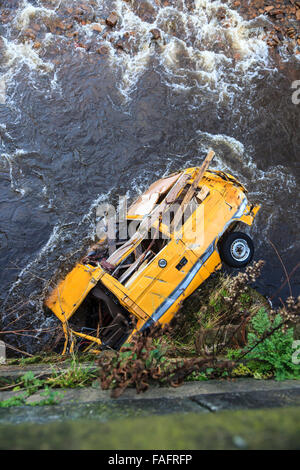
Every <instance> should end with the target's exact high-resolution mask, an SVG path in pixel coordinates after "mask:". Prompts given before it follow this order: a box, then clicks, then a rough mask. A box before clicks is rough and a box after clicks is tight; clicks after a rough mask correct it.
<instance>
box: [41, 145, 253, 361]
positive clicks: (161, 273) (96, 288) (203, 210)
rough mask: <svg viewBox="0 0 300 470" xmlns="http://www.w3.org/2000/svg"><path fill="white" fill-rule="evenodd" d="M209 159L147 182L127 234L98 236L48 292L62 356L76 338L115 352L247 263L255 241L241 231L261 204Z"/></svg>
mask: <svg viewBox="0 0 300 470" xmlns="http://www.w3.org/2000/svg"><path fill="white" fill-rule="evenodd" d="M213 155H214V153H213V152H209V154H208V156H207V158H206V159H205V161H204V163H203V164H202V166H201V167H194V168H188V169H186V170H183V171H180V172H178V173H175V174H172V175H170V176H167V177H165V178H162V179H160V180H158V181H156V182H155V183H153V184H152V185H151V186H150V187H149V189H148V190H147V191H146V192H145V193H144V194H143V195H142V196H140V197H139V198H138V199H137V201H135V202H134V204H133V205H132V206H131V207H130V208H129V210H128V211H127V216H126V223H127V224H130V223H131V222H133V221H134V223H135V224H136V226H137V229H136V230H135V231H134V233H133V234H132V236H130V237H129V238H128V239H125V240H124V239H123V240H118V239H117V240H112V241H111V240H109V238H108V237H105V238H102V239H101V240H100V241H99V242H98V243H97V245H96V246H94V249H93V251H92V252H90V253H89V254H88V255H87V256H86V257H85V258H83V259H82V260H81V261H80V262H79V263H78V264H76V266H75V267H74V268H73V270H72V271H71V272H70V273H69V274H68V275H67V276H66V277H65V279H64V280H62V281H61V282H60V283H59V284H58V285H57V287H56V288H55V289H54V290H53V291H52V292H51V293H50V295H49V296H48V297H47V299H46V302H45V303H46V306H47V307H48V308H49V309H51V310H52V312H53V313H54V314H55V315H56V316H57V317H58V318H59V320H60V321H61V322H62V325H63V329H64V333H65V344H64V350H63V353H65V352H66V350H67V348H68V346H69V348H70V350H72V349H73V348H74V344H75V342H76V340H77V343H78V342H79V344H80V346H82V347H84V348H91V347H92V346H91V345H94V346H97V348H98V349H99V347H100V348H103V347H104V348H105V347H108V348H113V349H118V348H120V347H121V346H122V344H124V343H125V342H128V341H129V340H130V337H131V336H132V335H134V334H135V333H136V332H138V331H147V328H149V327H150V326H151V325H153V324H156V323H160V324H162V325H164V324H167V323H169V322H170V321H171V320H172V318H173V317H174V315H175V313H176V312H177V311H178V310H179V308H180V306H181V304H182V301H183V300H184V299H186V298H187V297H188V296H189V295H190V294H192V292H194V291H195V289H197V288H198V287H199V286H200V285H201V284H202V283H203V282H204V281H205V279H207V278H208V277H209V276H210V275H211V274H212V273H213V272H214V271H216V270H217V269H219V268H220V267H221V265H222V261H223V262H225V263H227V264H228V265H230V266H233V267H237V268H238V267H244V266H246V265H247V264H248V263H249V262H250V261H251V259H252V257H253V252H254V247H253V242H252V240H251V238H250V237H249V236H248V235H246V234H245V233H243V232H241V231H240V226H241V224H246V225H252V223H253V220H254V217H255V215H256V213H257V211H258V210H259V207H260V206H258V205H252V204H251V203H250V202H249V201H248V199H247V196H246V193H247V191H246V189H245V188H244V186H243V185H242V184H241V183H239V181H237V179H235V178H234V177H233V176H232V175H229V174H227V173H224V172H222V171H213V170H208V166H209V163H210V161H211V160H212V158H213ZM237 230H239V231H237ZM112 245H113V249H112ZM109 248H110V254H109V251H108V249H109ZM75 313H76V315H75ZM97 348H96V349H97Z"/></svg>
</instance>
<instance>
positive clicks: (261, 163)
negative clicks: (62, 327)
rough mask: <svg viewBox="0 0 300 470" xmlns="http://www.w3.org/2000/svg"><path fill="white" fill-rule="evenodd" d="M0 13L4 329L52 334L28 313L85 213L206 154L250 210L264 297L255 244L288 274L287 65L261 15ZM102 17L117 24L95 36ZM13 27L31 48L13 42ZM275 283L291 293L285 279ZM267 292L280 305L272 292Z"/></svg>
mask: <svg viewBox="0 0 300 470" xmlns="http://www.w3.org/2000/svg"><path fill="white" fill-rule="evenodd" d="M70 3H71V5H70ZM165 4H166V6H165ZM167 4H168V5H167ZM1 7H2V8H3V9H5V12H6V14H7V20H6V21H3V23H1V25H0V34H1V36H2V39H1V40H0V54H1V55H0V60H1V61H0V67H1V80H0V150H1V153H0V174H1V179H0V208H1V209H0V266H1V273H0V286H1V288H0V291H1V292H0V298H1V302H2V305H3V306H2V315H3V316H2V318H3V320H4V323H5V324H7V323H8V322H9V321H12V319H14V318H15V317H16V316H21V315H22V314H24V313H26V320H24V321H25V322H24V323H22V322H21V323H19V324H22V325H26V326H27V327H28V325H30V327H32V328H52V327H53V326H55V325H56V322H55V319H54V318H53V317H46V316H45V314H44V312H43V308H42V299H43V289H45V287H47V286H48V285H49V280H50V279H53V276H54V275H55V273H56V272H57V271H58V270H59V269H62V268H63V267H64V266H65V265H66V263H67V265H70V263H72V262H74V260H76V259H77V258H78V257H80V255H81V254H82V253H83V252H84V251H85V247H86V246H87V244H88V243H90V241H91V240H92V239H93V236H94V233H95V207H96V205H97V203H98V202H101V201H110V202H115V201H116V200H117V196H118V195H119V194H120V195H124V194H128V195H129V196H130V197H134V196H136V195H137V194H138V193H140V192H142V191H143V190H144V189H145V188H146V187H147V186H148V185H149V183H151V182H152V181H154V180H155V179H158V178H159V177H160V176H161V175H164V174H167V173H168V172H172V171H175V170H177V169H178V168H182V167H188V166H194V165H198V164H199V163H200V162H201V161H202V160H203V157H204V156H205V154H206V151H207V150H208V149H209V148H210V147H211V148H213V149H214V150H215V151H216V154H217V157H216V159H215V160H214V163H213V165H212V167H213V168H219V169H224V170H227V171H229V172H230V173H232V174H233V175H235V176H236V177H238V178H239V179H240V180H241V181H242V182H243V183H244V184H245V185H246V186H247V188H248V189H249V193H250V199H251V200H252V201H253V202H259V203H261V204H262V209H261V211H260V213H259V215H258V216H257V219H256V223H255V225H254V227H253V229H252V236H253V238H254V240H255V245H256V255H255V257H256V259H261V258H262V259H265V260H266V266H265V268H264V271H263V275H262V277H261V279H260V280H259V281H258V283H257V286H258V288H259V290H260V291H261V292H262V293H263V294H265V295H267V296H269V297H272V296H273V295H274V294H275V293H276V291H277V289H278V288H279V287H280V285H281V284H282V283H283V282H284V280H285V275H284V271H283V268H282V266H281V263H280V260H279V259H278V257H277V255H276V253H275V252H274V248H273V247H272V246H271V244H270V242H269V240H271V241H272V243H273V244H274V245H275V247H276V248H277V250H278V251H279V253H280V256H281V257H282V260H283V262H284V264H285V266H286V269H287V271H288V272H289V273H290V272H292V270H293V269H294V268H295V267H296V266H297V263H298V262H299V248H300V244H299V233H298V231H299V223H298V219H299V209H300V207H299V198H298V189H297V188H299V151H300V132H299V130H300V112H299V111H300V108H299V106H300V105H296V104H293V103H292V93H293V90H292V88H291V85H292V82H293V81H294V80H296V79H300V61H299V57H300V56H299V55H298V56H295V55H294V56H293V55H287V54H286V52H285V49H284V47H282V50H281V51H279V53H278V54H277V58H276V57H275V56H274V55H271V54H270V52H269V49H268V47H267V45H266V42H265V41H264V40H263V35H264V24H265V22H266V21H267V19H264V18H263V17H259V18H257V19H255V20H251V21H247V20H243V19H242V17H241V16H239V14H238V13H237V12H236V11H234V10H232V9H231V8H230V2H226V3H222V2H219V1H213V0H191V1H189V0H173V1H169V2H163V1H160V0H148V1H147V2H143V1H138V0H130V1H124V0H116V1H113V0H90V1H85V2H83V1H74V2H68V1H67V0H61V1H60V0H31V1H29V0H28V1H26V0H25V1H18V0H9V1H8V0H7V1H5V0H4V1H2V2H1ZM70 7H72V8H70ZM220 7H222V8H223V9H224V8H225V10H226V15H225V18H224V17H223V18H221V19H220V15H219V13H218V12H219V9H220ZM74 8H79V10H80V8H81V10H82V9H83V13H82V14H83V15H86V17H87V21H86V22H85V21H83V22H81V23H80V22H78V21H77V22H75V23H74V24H75V26H74V25H73V26H72V29H71V26H70V27H68V26H66V28H65V29H64V28H61V29H62V31H63V32H62V33H61V34H57V33H56V32H51V30H52V31H54V30H53V28H52V29H51V22H53V23H55V22H57V21H66V22H68V21H70V18H71V17H72V14H73V10H74ZM112 10H114V11H115V12H116V13H117V14H118V17H119V20H118V23H117V25H116V27H114V28H106V27H105V24H104V23H105V21H104V19H105V18H106V17H107V16H108V15H109V13H110V12H111V11H112ZM223 16H224V15H223ZM84 23H86V24H84ZM49 24H50V26H49ZM95 24H97V25H99V24H100V25H101V27H100V28H98V30H97V28H95ZM68 28H69V29H68ZM153 28H157V29H159V30H160V35H161V38H159V39H158V40H153V39H152V33H151V30H152V29H153ZM28 29H29V30H30V31H32V30H33V31H34V32H35V35H36V38H35V40H32V41H30V40H29V41H25V42H24V40H22V38H24V34H25V35H26V34H28ZM100 29H102V31H100ZM69 30H70V31H71V33H70V32H68V31H69ZM75 30H76V32H77V33H76V34H75V35H74V34H73V32H74V31H75ZM107 31H109V32H108V34H106V33H107ZM72 34H73V36H72ZM105 36H106V37H105ZM119 39H121V40H122V41H123V42H122V48H121V47H120V46H118V45H116V44H117V43H118V40H119ZM82 46H84V47H82ZM101 47H102V49H101V50H100V51H99V48H101ZM290 283H291V288H292V290H293V294H294V295H298V294H299V285H300V269H296V270H294V273H293V275H292V277H291V281H290ZM279 295H280V296H282V298H285V297H287V295H289V289H288V286H287V285H286V286H285V287H284V288H283V289H282V290H281V291H280V294H279ZM18 303H19V306H20V309H19V310H18V309H17V308H14V306H16V305H17V304H18ZM24 304H25V305H24ZM10 309H13V310H10ZM13 311H14V313H11V312H13ZM8 315H10V316H8ZM41 338H44V337H43V336H41ZM43 341H45V340H44V339H41V342H42V343H43ZM24 343H26V347H27V349H28V350H35V349H36V348H38V347H39V342H38V341H36V339H34V338H27V337H25V338H24V337H19V339H18V341H17V342H15V344H19V345H20V344H21V345H22V344H23V346H24Z"/></svg>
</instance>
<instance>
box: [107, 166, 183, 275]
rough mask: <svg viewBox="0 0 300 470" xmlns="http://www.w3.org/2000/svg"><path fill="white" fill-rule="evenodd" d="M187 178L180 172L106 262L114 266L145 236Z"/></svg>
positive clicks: (167, 207)
mask: <svg viewBox="0 0 300 470" xmlns="http://www.w3.org/2000/svg"><path fill="white" fill-rule="evenodd" d="M189 178H190V175H189V174H186V173H185V172H183V173H182V175H181V176H180V177H179V178H178V180H177V181H176V183H175V184H174V186H173V187H172V188H171V189H170V191H169V192H168V194H167V196H166V197H165V198H164V200H163V201H162V202H161V203H160V204H159V205H158V206H157V207H156V209H154V211H153V212H151V213H150V214H149V215H148V216H146V217H145V219H143V220H142V222H141V224H140V226H139V229H138V230H137V231H136V232H135V233H134V234H133V236H132V237H131V238H130V240H128V241H127V242H125V243H124V245H122V246H121V247H120V248H118V249H117V250H116V251H115V252H114V253H112V254H111V255H110V256H109V258H108V259H107V260H106V261H107V262H108V263H110V264H112V265H114V266H116V265H117V264H118V263H119V262H120V260H121V259H122V257H123V256H124V255H125V254H126V252H127V251H128V250H129V249H130V248H132V247H133V246H134V245H136V244H137V243H139V242H141V241H142V240H143V239H144V238H145V237H146V235H147V233H148V232H149V230H150V228H151V226H152V225H153V224H154V222H156V220H157V219H158V218H159V217H160V216H161V214H163V213H164V212H165V210H166V209H169V201H174V200H175V199H176V196H177V195H178V193H179V192H180V191H181V190H182V188H183V187H184V186H185V184H186V182H187V180H188V179H189Z"/></svg>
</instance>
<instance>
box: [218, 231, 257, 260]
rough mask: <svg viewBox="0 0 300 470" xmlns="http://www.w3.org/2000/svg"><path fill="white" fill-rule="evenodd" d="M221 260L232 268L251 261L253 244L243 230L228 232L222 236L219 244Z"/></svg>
mask: <svg viewBox="0 0 300 470" xmlns="http://www.w3.org/2000/svg"><path fill="white" fill-rule="evenodd" d="M219 252H220V256H221V259H222V261H224V263H226V264H228V266H231V267H232V268H243V267H244V266H247V264H249V263H250V262H251V261H252V258H253V255H254V244H253V241H252V239H251V238H250V237H249V235H247V234H246V233H243V232H230V233H227V234H225V235H224V236H223V239H222V241H221V243H220V245H219Z"/></svg>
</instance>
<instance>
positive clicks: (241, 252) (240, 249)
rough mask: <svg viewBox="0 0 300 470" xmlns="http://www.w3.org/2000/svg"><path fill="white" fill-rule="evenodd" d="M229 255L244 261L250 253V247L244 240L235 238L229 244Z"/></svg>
mask: <svg viewBox="0 0 300 470" xmlns="http://www.w3.org/2000/svg"><path fill="white" fill-rule="evenodd" d="M230 252H231V256H232V257H233V259H234V260H235V261H240V262H241V261H246V259H247V258H248V257H249V255H250V247H249V245H248V243H247V242H246V240H243V239H242V238H237V239H236V240H234V242H233V243H232V245H231V248H230Z"/></svg>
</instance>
